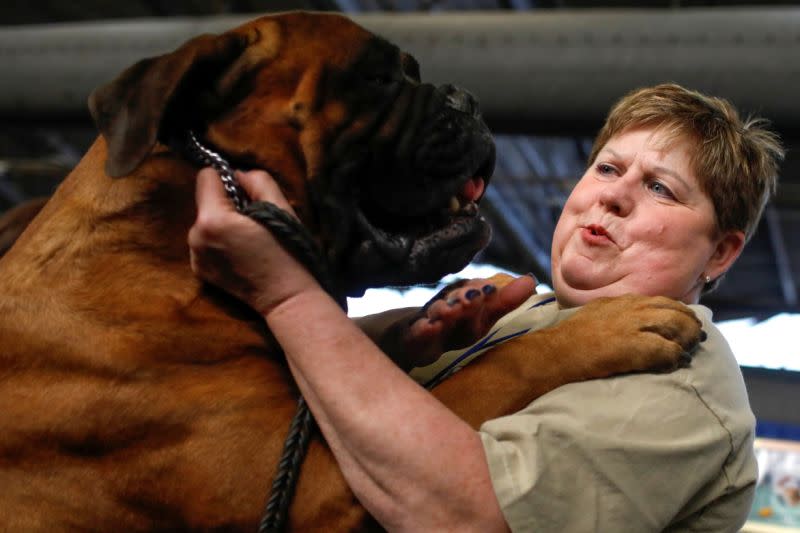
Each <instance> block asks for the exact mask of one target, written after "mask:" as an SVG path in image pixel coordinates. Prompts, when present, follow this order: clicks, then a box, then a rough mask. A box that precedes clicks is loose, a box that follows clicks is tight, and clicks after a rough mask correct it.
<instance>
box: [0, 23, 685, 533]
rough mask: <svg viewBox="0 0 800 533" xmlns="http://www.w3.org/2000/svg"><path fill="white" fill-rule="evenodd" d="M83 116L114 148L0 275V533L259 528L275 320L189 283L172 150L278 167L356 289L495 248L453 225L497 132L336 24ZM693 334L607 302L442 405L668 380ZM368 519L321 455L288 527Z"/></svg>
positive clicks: (507, 350)
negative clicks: (646, 372) (203, 147)
mask: <svg viewBox="0 0 800 533" xmlns="http://www.w3.org/2000/svg"><path fill="white" fill-rule="evenodd" d="M90 107H91V111H92V114H93V116H94V118H95V121H96V123H97V126H98V128H99V130H100V133H101V137H100V138H98V140H97V141H96V142H95V143H94V145H93V146H92V147H91V148H90V149H89V151H88V153H87V154H86V156H85V157H84V158H83V159H82V161H81V162H80V163H79V164H78V166H77V167H76V168H75V169H74V170H73V172H72V173H71V174H70V175H69V176H68V177H67V179H66V180H65V181H64V183H63V184H62V185H61V186H60V187H59V189H58V190H57V191H56V193H55V195H54V196H53V198H52V199H51V200H50V201H49V203H48V204H47V205H46V206H45V207H44V209H43V210H42V211H41V213H40V214H39V216H38V217H37V218H36V219H35V220H34V221H33V222H32V224H31V225H30V226H29V227H28V229H27V230H26V231H25V233H24V234H23V235H22V236H21V237H20V238H19V240H18V241H17V243H16V244H15V245H14V247H12V248H11V250H10V251H9V252H8V253H7V254H6V255H5V256H4V257H3V258H2V259H0V529H2V530H8V531H40V530H41V531H44V530H47V531H65V530H97V531H153V530H161V531H180V530H188V529H192V530H209V529H216V528H219V529H225V530H242V531H254V530H255V529H256V525H257V523H258V520H259V518H260V515H261V512H262V509H263V507H264V503H265V499H266V497H267V491H268V488H269V485H270V482H271V478H272V475H273V472H274V469H275V466H276V463H277V458H278V455H279V453H280V449H281V446H282V443H283V438H284V435H285V433H286V430H287V427H288V423H289V420H290V418H291V416H292V414H293V412H294V409H295V401H296V397H297V391H296V389H295V387H294V385H293V383H292V380H291V377H290V375H289V373H288V370H287V368H286V366H285V364H284V362H283V360H282V359H281V357H279V356H277V355H276V354H275V353H276V352H275V350H274V342H273V340H272V339H271V336H270V334H269V332H268V331H266V329H265V327H264V324H263V322H262V321H261V320H260V318H259V317H258V316H255V315H254V314H253V313H252V312H251V311H250V310H248V309H246V308H245V307H244V306H242V305H241V304H240V303H238V302H236V301H234V300H232V299H231V298H230V297H228V296H226V295H225V294H222V293H220V292H219V291H216V290H214V289H213V288H211V287H208V286H204V285H203V284H202V283H200V282H199V281H198V280H197V279H196V278H195V277H194V276H193V275H192V272H191V270H190V268H189V261H188V249H187V245H186V234H187V231H188V228H189V227H190V225H191V223H192V221H193V219H194V216H195V212H194V199H193V195H194V177H195V175H196V172H197V170H198V169H197V167H195V166H194V165H192V164H190V163H189V162H187V160H186V159H185V158H184V157H183V155H182V153H181V150H180V149H178V148H177V143H178V142H179V141H180V139H181V138H182V136H183V135H184V133H185V132H186V130H187V129H190V128H191V129H193V130H194V131H196V132H198V133H199V134H200V135H201V136H202V137H203V138H204V139H205V140H206V142H208V143H209V144H211V145H212V146H214V147H215V148H216V149H218V150H220V151H221V152H223V153H225V154H226V155H227V156H229V157H230V159H231V160H232V161H233V162H234V163H235V164H236V165H237V166H239V167H260V168H264V169H267V170H269V171H270V173H271V174H272V175H273V176H275V178H276V179H277V180H278V182H279V183H280V185H281V186H282V188H283V190H284V191H285V193H286V195H287V197H288V198H289V199H290V201H291V203H292V205H293V206H294V209H295V211H296V212H297V213H298V214H299V216H300V217H301V218H302V220H303V222H304V223H305V224H306V225H307V226H308V228H309V229H310V230H311V231H312V232H313V234H314V235H315V236H316V238H317V239H318V241H319V244H320V246H321V247H322V248H323V249H324V250H325V253H326V255H327V258H328V260H329V262H330V265H331V268H332V269H333V271H334V273H335V276H336V278H337V280H338V281H339V282H340V283H342V284H343V286H345V287H346V288H347V290H348V292H349V293H351V294H359V293H361V292H362V291H363V290H364V289H365V288H366V287H369V286H374V285H379V284H386V283H393V284H394V283H411V282H416V281H431V280H434V279H437V278H438V277H439V276H440V275H442V274H444V273H445V272H449V271H453V270H457V269H459V268H461V267H462V266H463V265H464V264H465V263H466V262H467V261H469V259H470V258H471V257H472V256H473V254H474V253H475V252H476V251H477V250H479V249H480V248H481V247H482V246H484V245H485V244H486V242H487V239H488V237H489V231H488V227H487V226H486V223H485V221H484V220H483V218H482V217H481V216H480V214H479V212H477V209H476V206H474V205H470V204H471V202H468V201H462V202H461V203H462V204H463V205H462V209H461V210H460V211H459V212H457V213H448V212H447V209H446V208H447V206H448V205H449V204H450V200H451V198H452V197H456V199H458V198H459V197H460V196H463V195H462V191H463V190H464V187H465V186H466V185H467V183H468V182H469V181H470V180H472V179H473V178H482V179H484V180H488V179H489V177H490V174H491V172H492V167H493V157H494V147H493V144H492V141H491V137H490V136H489V132H488V130H487V129H486V126H485V125H484V124H483V122H482V120H481V118H480V114H479V112H478V109H477V105H476V103H475V102H474V100H473V99H472V98H471V97H469V96H468V95H467V94H466V93H464V92H463V91H461V90H459V89H457V88H454V87H447V86H446V87H439V88H436V87H433V86H431V85H428V84H424V83H421V82H420V80H419V71H418V66H417V64H416V62H415V61H414V59H413V58H412V57H410V56H409V55H407V54H404V53H402V52H400V51H399V50H398V49H397V48H396V47H394V46H393V45H391V44H389V43H388V42H386V41H384V40H382V39H379V38H377V37H375V36H374V35H372V34H370V33H368V32H367V31H365V30H363V29H362V28H360V27H358V26H357V25H355V24H353V23H352V22H350V21H349V20H348V19H346V18H344V17H341V16H337V15H323V14H304V13H293V14H285V15H279V16H272V17H264V18H261V19H258V20H255V21H253V22H251V23H249V24H246V25H244V26H242V27H240V28H237V29H234V30H232V31H230V32H228V33H224V34H221V35H217V36H201V37H198V38H196V39H193V40H191V41H189V42H187V43H186V44H185V45H183V46H182V47H181V48H179V49H178V50H176V51H175V52H173V53H170V54H166V55H163V56H160V57H156V58H151V59H145V60H143V61H142V62H140V63H137V64H136V65H134V66H132V67H131V68H129V69H128V70H126V71H124V72H123V73H122V74H121V75H120V76H119V77H118V78H117V79H116V80H114V81H113V82H111V83H110V84H108V85H107V86H104V87H101V88H100V89H98V90H97V91H95V93H94V94H93V96H92V98H91V102H90ZM462 200H464V199H463V198H462ZM633 307H636V309H633V310H632V308H633ZM685 322H686V316H685V315H684V314H683V311H681V310H680V309H679V308H677V307H669V306H668V305H667V304H665V303H664V302H661V301H652V300H648V299H642V300H641V301H638V303H637V306H632V305H631V303H630V302H624V303H619V302H615V301H607V302H598V303H597V304H596V305H595V307H594V308H593V310H592V312H590V313H584V312H578V313H576V315H575V316H574V317H573V318H572V319H570V320H568V321H566V322H564V323H562V324H561V325H559V326H558V327H557V328H554V329H552V330H548V331H542V332H537V333H535V334H532V335H528V336H526V337H524V338H523V339H518V340H517V341H515V342H514V343H509V344H507V345H501V346H500V347H498V348H497V349H495V350H494V351H493V352H492V353H490V354H488V355H485V356H484V357H483V358H482V359H481V360H479V361H478V362H477V363H475V364H473V365H471V366H470V367H468V368H467V369H465V370H463V371H461V372H460V373H458V374H457V375H456V376H454V377H453V378H451V379H450V380H448V381H446V382H444V383H443V384H442V385H441V386H439V387H437V388H436V389H435V390H434V391H433V393H434V394H435V395H436V396H438V397H439V398H440V399H441V400H442V401H443V402H444V403H445V404H446V405H448V406H449V407H450V408H452V409H454V410H455V411H456V412H457V413H458V414H459V415H461V416H462V417H464V418H465V419H466V420H468V421H469V422H470V423H471V424H472V425H473V426H475V427H477V426H478V425H479V424H480V423H481V422H482V421H483V420H486V419H487V418H491V417H496V416H499V415H502V414H505V413H508V412H512V411H513V410H515V409H519V408H521V407H522V406H524V405H525V404H527V403H528V402H530V401H531V400H533V399H534V398H535V397H536V396H538V395H540V394H542V393H544V392H546V391H548V390H551V389H552V388H554V387H557V386H558V385H561V384H563V383H567V382H570V381H577V380H582V379H588V378H593V377H601V376H606V375H610V374H614V373H619V372H627V371H635V370H641V369H647V368H651V367H671V366H673V365H675V364H676V363H677V362H678V361H679V360H680V354H681V352H682V351H683V348H682V347H681V346H680V344H679V343H682V344H683V345H684V348H685V347H686V346H687V345H690V344H691V343H693V342H695V341H696V339H697V336H698V335H699V331H698V330H697V329H692V328H691V327H690V328H689V329H688V331H687V332H686V333H681V334H678V333H675V332H677V331H679V330H681V328H682V327H683V325H684V324H685ZM645 330H649V331H645ZM652 331H663V335H664V337H658V338H659V339H660V340H661V344H659V345H658V346H659V349H658V350H655V351H654V350H652V347H653V343H654V342H655V341H653V339H652V337H653V334H652ZM676 335H681V336H680V338H676V337H675V336H676ZM599 339H603V341H602V342H600V341H599ZM673 340H676V341H679V342H672V341H673ZM498 390H501V391H502V394H497V393H496V392H497V391H498ZM407 423H409V424H413V420H409V421H407ZM369 524H370V522H369V519H368V517H367V516H366V514H365V512H364V511H363V509H362V508H361V507H360V506H359V505H358V503H357V502H356V501H355V500H354V498H353V496H352V494H351V492H350V491H349V490H348V488H347V486H346V484H345V483H344V481H343V479H342V477H341V474H340V472H339V470H338V468H337V466H336V464H335V462H334V461H333V459H332V457H331V455H330V453H329V451H328V450H327V449H326V447H325V444H324V442H323V441H322V440H321V439H319V438H317V439H316V440H314V442H312V444H311V447H310V450H309V453H308V457H307V459H306V461H305V464H304V466H303V470H302V475H301V478H300V481H299V486H298V491H297V495H296V497H295V504H294V505H293V507H292V509H291V513H290V526H291V527H292V528H293V529H296V530H298V531H348V530H353V529H357V528H360V527H367V526H369Z"/></svg>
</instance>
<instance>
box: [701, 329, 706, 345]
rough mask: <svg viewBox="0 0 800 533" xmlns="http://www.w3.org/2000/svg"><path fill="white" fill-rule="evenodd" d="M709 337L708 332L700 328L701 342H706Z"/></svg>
mask: <svg viewBox="0 0 800 533" xmlns="http://www.w3.org/2000/svg"><path fill="white" fill-rule="evenodd" d="M707 338H708V333H706V332H705V330H702V329H701V330H700V342H705V340H706V339H707Z"/></svg>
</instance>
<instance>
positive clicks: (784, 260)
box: [764, 206, 797, 307]
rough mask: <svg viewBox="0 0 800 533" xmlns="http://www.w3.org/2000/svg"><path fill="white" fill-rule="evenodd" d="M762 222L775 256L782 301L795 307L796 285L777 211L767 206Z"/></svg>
mask: <svg viewBox="0 0 800 533" xmlns="http://www.w3.org/2000/svg"><path fill="white" fill-rule="evenodd" d="M764 221H765V222H766V223H767V231H768V232H769V240H770V244H771V245H772V250H773V252H774V254H775V268H776V269H777V271H778V281H779V282H780V287H781V292H782V294H783V301H784V303H786V305H787V306H790V307H795V306H796V305H797V285H796V284H795V280H794V276H793V275H792V265H791V264H790V262H789V254H788V253H787V251H786V241H785V240H784V238H783V231H782V230H781V223H780V219H779V218H778V211H777V210H776V209H775V208H774V207H772V206H767V208H766V209H764Z"/></svg>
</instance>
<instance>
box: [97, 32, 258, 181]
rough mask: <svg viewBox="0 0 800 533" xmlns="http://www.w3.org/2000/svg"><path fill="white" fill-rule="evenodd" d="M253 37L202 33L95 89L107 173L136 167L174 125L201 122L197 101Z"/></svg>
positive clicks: (211, 90) (126, 171) (136, 65)
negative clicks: (106, 158)
mask: <svg viewBox="0 0 800 533" xmlns="http://www.w3.org/2000/svg"><path fill="white" fill-rule="evenodd" d="M249 42H250V39H249V38H248V35H246V34H240V33H224V34H222V35H219V36H214V35H201V36H199V37H196V38H194V39H192V40H190V41H188V42H187V43H185V44H184V45H183V46H181V47H180V48H178V49H177V50H175V51H174V52H171V53H169V54H165V55H162V56H158V57H153V58H149V59H144V60H142V61H139V62H138V63H136V64H134V65H133V66H131V67H130V68H128V69H127V70H125V71H124V72H123V73H122V74H120V75H119V76H118V77H117V78H116V79H115V80H114V81H112V82H111V83H109V84H107V85H104V86H102V87H99V88H97V89H95V90H94V92H92V94H91V95H90V96H89V111H90V112H91V114H92V118H93V119H94V121H95V124H96V125H97V128H98V129H99V130H100V133H101V134H102V135H103V136H104V137H105V138H106V142H107V143H108V160H107V161H106V173H107V174H108V175H109V176H114V177H118V176H124V175H126V174H129V173H131V172H132V171H133V170H134V169H136V167H137V166H139V164H140V163H141V162H142V160H144V158H145V157H147V155H148V154H149V153H150V150H151V149H152V148H153V146H154V145H155V143H156V141H157V140H159V139H161V140H164V139H165V138H168V137H169V134H170V133H173V132H172V131H171V126H173V125H174V127H183V128H189V127H196V126H197V120H198V119H197V114H198V109H197V106H198V105H202V100H203V98H204V96H207V95H208V94H209V92H213V91H214V90H215V84H216V83H217V81H218V80H219V77H220V75H221V74H222V73H223V72H224V71H225V70H227V68H228V67H230V66H231V64H232V63H234V62H235V61H236V59H237V58H238V57H239V56H241V55H242V52H243V51H244V50H245V49H246V47H247V46H248V44H249ZM228 84H230V82H228ZM186 120H188V121H189V123H188V124H181V125H180V126H179V125H178V124H176V123H177V122H184V121H186Z"/></svg>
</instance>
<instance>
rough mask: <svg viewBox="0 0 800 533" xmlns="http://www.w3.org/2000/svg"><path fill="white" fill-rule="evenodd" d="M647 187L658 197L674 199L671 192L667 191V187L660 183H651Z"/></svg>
mask: <svg viewBox="0 0 800 533" xmlns="http://www.w3.org/2000/svg"><path fill="white" fill-rule="evenodd" d="M648 187H649V188H650V190H651V191H653V192H654V193H655V194H657V195H658V196H662V197H664V198H671V199H674V198H675V195H674V194H672V191H671V190H669V187H667V186H666V185H664V184H663V183H661V182H660V181H651V182H650V183H649V184H648Z"/></svg>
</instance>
